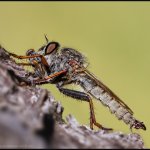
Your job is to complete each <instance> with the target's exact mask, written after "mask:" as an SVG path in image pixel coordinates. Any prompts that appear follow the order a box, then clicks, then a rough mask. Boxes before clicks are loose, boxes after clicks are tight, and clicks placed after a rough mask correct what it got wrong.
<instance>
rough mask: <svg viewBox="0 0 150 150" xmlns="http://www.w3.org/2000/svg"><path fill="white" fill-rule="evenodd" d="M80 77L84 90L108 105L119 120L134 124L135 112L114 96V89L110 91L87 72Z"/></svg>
mask: <svg viewBox="0 0 150 150" xmlns="http://www.w3.org/2000/svg"><path fill="white" fill-rule="evenodd" d="M78 79H79V83H80V85H81V86H82V87H83V88H84V90H85V91H86V92H88V93H89V94H90V95H92V96H93V97H95V98H96V99H97V100H100V101H101V103H102V104H103V105H105V106H107V107H108V108H109V109H110V111H111V113H113V114H115V115H116V117H117V118H118V119H119V120H120V119H122V120H123V121H124V122H125V123H126V124H130V126H132V125H133V124H134V122H135V120H136V119H135V118H134V117H133V112H132V111H131V110H130V109H128V108H126V107H125V105H123V104H122V103H120V102H119V101H120V99H119V98H118V99H117V96H114V94H112V91H109V90H108V89H107V88H106V87H105V86H104V85H103V84H102V85H100V84H98V83H97V81H95V80H94V79H93V78H92V77H90V76H89V75H87V74H82V75H80V77H79V78H78Z"/></svg>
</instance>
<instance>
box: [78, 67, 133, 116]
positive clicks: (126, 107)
mask: <svg viewBox="0 0 150 150" xmlns="http://www.w3.org/2000/svg"><path fill="white" fill-rule="evenodd" d="M80 67H81V68H82V69H83V70H84V73H86V74H87V75H89V76H90V77H91V78H92V79H93V80H94V81H96V83H97V84H98V85H99V86H100V87H101V88H103V89H104V90H105V91H106V92H108V93H109V94H110V95H111V96H112V97H114V98H115V100H116V101H117V102H118V103H119V104H120V105H121V106H123V107H124V108H125V109H127V110H128V111H129V112H130V113H131V114H133V111H132V110H131V109H130V108H129V107H128V106H127V105H126V104H125V103H124V102H123V101H122V100H121V99H120V98H119V97H118V96H117V95H116V94H115V93H113V92H112V91H111V90H110V89H109V88H108V87H107V86H106V85H104V84H103V83H102V82H101V81H100V80H98V79H97V78H96V77H95V76H94V75H93V74H92V73H91V72H90V71H89V70H87V69H86V68H85V67H83V66H80Z"/></svg>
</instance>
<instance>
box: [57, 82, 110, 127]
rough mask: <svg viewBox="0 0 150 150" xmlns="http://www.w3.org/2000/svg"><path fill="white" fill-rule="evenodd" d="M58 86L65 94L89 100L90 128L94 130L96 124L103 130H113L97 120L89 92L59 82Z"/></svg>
mask: <svg viewBox="0 0 150 150" xmlns="http://www.w3.org/2000/svg"><path fill="white" fill-rule="evenodd" d="M57 88H58V89H59V91H60V92H61V93H63V94H64V95H67V96H70V97H72V98H75V99H78V100H81V101H86V102H89V106H90V128H91V129H92V130H93V124H94V125H95V126H97V127H98V128H100V129H103V130H112V129H111V128H105V127H103V126H102V125H101V124H99V123H98V122H97V121H96V118H95V113H94V106H93V102H92V99H91V97H90V96H89V95H88V94H86V93H84V92H80V91H75V90H70V89H66V88H62V86H60V85H58V84H57Z"/></svg>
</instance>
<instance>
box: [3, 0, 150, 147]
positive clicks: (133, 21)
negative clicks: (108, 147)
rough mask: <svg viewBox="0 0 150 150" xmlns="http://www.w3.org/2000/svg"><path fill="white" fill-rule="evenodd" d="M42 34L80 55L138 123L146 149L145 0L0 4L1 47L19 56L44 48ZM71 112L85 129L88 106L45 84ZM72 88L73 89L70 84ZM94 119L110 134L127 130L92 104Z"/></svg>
mask: <svg viewBox="0 0 150 150" xmlns="http://www.w3.org/2000/svg"><path fill="white" fill-rule="evenodd" d="M44 34H47V36H48V38H49V40H56V41H58V42H60V44H61V46H67V47H72V48H75V49H78V50H79V51H80V52H82V53H83V54H84V55H85V56H86V57H87V58H88V60H89V62H90V66H89V70H90V71H91V72H93V73H94V74H95V75H96V76H97V77H98V78H99V79H100V80H101V81H102V82H103V83H105V84H106V85H107V86H108V87H109V88H110V89H112V91H114V92H115V93H116V94H117V95H118V96H119V97H120V98H121V99H122V100H123V101H124V102H125V103H126V104H127V105H128V106H129V107H130V108H132V110H133V111H134V113H135V114H134V115H135V117H136V118H137V119H139V120H141V121H143V122H144V123H145V125H146V127H147V130H146V131H141V130H134V132H137V133H139V134H141V135H142V137H143V139H144V142H145V146H146V147H150V143H149V139H150V134H149V128H150V119H149V117H148V116H149V114H150V88H149V87H150V2H0V44H1V45H2V46H3V47H4V48H6V49H7V50H9V51H11V52H15V53H17V54H19V55H24V54H25V52H26V50H27V49H29V48H34V49H38V48H39V47H41V46H42V45H43V44H45V43H46V42H45V39H44ZM44 88H48V89H49V90H50V91H51V92H52V93H53V95H55V98H56V100H59V101H61V103H62V105H63V106H64V108H65V109H64V115H63V117H64V118H65V117H66V116H67V115H68V114H70V113H71V114H73V115H74V116H75V117H76V118H77V120H78V121H79V122H80V124H85V125H89V105H88V103H86V102H79V101H76V100H74V99H72V98H68V97H66V96H64V95H62V94H60V93H59V92H58V90H57V89H56V87H55V86H54V85H44ZM71 88H76V89H78V88H77V87H75V86H72V87H71ZM94 106H95V112H96V118H97V121H98V122H100V123H101V124H103V125H104V126H106V127H112V128H113V129H114V130H115V131H118V130H119V131H122V132H125V133H130V130H129V126H127V125H126V124H124V123H123V122H122V121H118V120H117V119H116V117H115V116H114V115H112V114H110V112H109V110H108V108H106V107H104V106H103V105H101V103H100V102H98V101H96V100H94Z"/></svg>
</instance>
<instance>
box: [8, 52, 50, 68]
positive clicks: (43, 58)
mask: <svg viewBox="0 0 150 150" xmlns="http://www.w3.org/2000/svg"><path fill="white" fill-rule="evenodd" d="M9 55H10V56H13V57H15V58H18V59H29V58H37V57H40V58H41V62H42V64H43V65H44V66H47V67H48V66H49V65H48V63H47V60H46V59H45V57H44V56H43V55H39V54H35V55H31V56H18V55H16V54H14V53H10V52H9Z"/></svg>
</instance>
